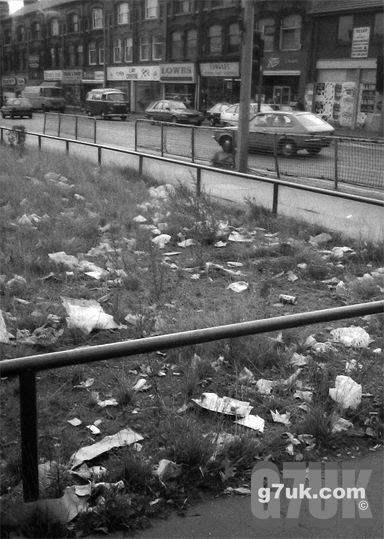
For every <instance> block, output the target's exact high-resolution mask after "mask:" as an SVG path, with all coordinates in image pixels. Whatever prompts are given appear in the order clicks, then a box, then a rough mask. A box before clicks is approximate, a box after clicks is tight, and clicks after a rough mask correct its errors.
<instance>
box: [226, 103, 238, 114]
mask: <svg viewBox="0 0 384 539" xmlns="http://www.w3.org/2000/svg"><path fill="white" fill-rule="evenodd" d="M237 109H238V105H232V106H231V107H228V108H227V110H226V111H225V112H228V113H230V114H235V113H236V112H237Z"/></svg>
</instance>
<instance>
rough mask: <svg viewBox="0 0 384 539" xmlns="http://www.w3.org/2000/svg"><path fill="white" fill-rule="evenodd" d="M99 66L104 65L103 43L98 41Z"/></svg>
mask: <svg viewBox="0 0 384 539" xmlns="http://www.w3.org/2000/svg"><path fill="white" fill-rule="evenodd" d="M98 49H99V64H100V65H103V64H104V54H105V53H104V41H100V43H99V47H98Z"/></svg>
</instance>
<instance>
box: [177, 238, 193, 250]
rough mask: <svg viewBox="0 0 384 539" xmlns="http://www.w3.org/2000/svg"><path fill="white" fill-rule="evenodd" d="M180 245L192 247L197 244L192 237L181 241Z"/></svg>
mask: <svg viewBox="0 0 384 539" xmlns="http://www.w3.org/2000/svg"><path fill="white" fill-rule="evenodd" d="M177 245H178V246H179V247H183V248H185V247H191V246H192V245H195V241H194V240H192V239H188V240H183V241H181V242H180V243H178V244H177Z"/></svg>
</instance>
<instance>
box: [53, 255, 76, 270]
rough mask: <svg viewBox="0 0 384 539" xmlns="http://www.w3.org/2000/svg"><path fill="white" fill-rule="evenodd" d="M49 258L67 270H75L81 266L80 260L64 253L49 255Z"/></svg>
mask: <svg viewBox="0 0 384 539" xmlns="http://www.w3.org/2000/svg"><path fill="white" fill-rule="evenodd" d="M48 257H49V259H50V260H52V262H55V264H62V265H63V266H64V267H65V268H67V269H75V268H77V267H78V265H79V260H78V258H77V257H76V256H73V255H67V253H65V252H64V251H59V252H57V253H49V254H48Z"/></svg>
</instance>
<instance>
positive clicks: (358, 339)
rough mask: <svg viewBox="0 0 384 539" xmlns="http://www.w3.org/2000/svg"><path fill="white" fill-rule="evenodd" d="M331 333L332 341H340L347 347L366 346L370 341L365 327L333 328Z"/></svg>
mask: <svg viewBox="0 0 384 539" xmlns="http://www.w3.org/2000/svg"><path fill="white" fill-rule="evenodd" d="M331 335H332V340H333V341H334V342H341V343H342V344H344V346H347V347H353V348H367V347H368V346H369V345H370V343H371V342H372V339H371V337H370V336H369V334H368V333H367V332H366V331H365V329H363V328H361V327H359V326H350V327H348V328H337V329H333V330H332V331H331Z"/></svg>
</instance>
